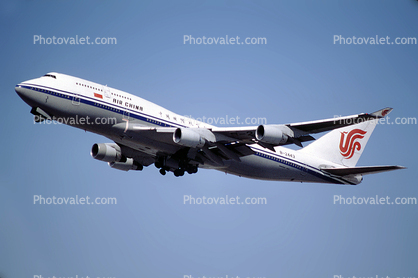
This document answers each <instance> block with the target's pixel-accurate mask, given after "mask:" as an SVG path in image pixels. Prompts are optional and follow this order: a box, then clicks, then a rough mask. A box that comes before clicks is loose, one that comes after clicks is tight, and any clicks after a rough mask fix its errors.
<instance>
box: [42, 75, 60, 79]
mask: <svg viewBox="0 0 418 278" xmlns="http://www.w3.org/2000/svg"><path fill="white" fill-rule="evenodd" d="M44 76H49V77H52V78H54V79H57V77H56V76H55V75H52V74H45V75H44Z"/></svg>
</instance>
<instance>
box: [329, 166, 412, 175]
mask: <svg viewBox="0 0 418 278" xmlns="http://www.w3.org/2000/svg"><path fill="white" fill-rule="evenodd" d="M398 169H406V167H403V166H364V167H348V168H327V169H322V170H323V171H325V172H328V173H330V174H333V175H337V176H347V175H367V174H375V173H380V172H386V171H392V170H398Z"/></svg>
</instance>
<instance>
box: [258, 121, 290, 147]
mask: <svg viewBox="0 0 418 278" xmlns="http://www.w3.org/2000/svg"><path fill="white" fill-rule="evenodd" d="M255 138H256V139H257V140H258V141H261V142H263V143H268V144H272V145H274V146H278V145H283V144H285V143H286V142H287V140H288V139H289V137H288V136H287V135H286V134H285V133H284V132H283V130H282V129H281V128H280V127H277V126H269V125H260V126H258V127H257V129H256V131H255Z"/></svg>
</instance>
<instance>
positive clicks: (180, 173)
mask: <svg viewBox="0 0 418 278" xmlns="http://www.w3.org/2000/svg"><path fill="white" fill-rule="evenodd" d="M174 176H176V177H181V176H184V170H183V169H180V168H179V169H176V170H174Z"/></svg>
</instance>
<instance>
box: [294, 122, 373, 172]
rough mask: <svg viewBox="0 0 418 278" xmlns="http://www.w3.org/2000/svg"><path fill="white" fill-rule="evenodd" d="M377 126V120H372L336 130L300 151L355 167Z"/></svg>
mask: <svg viewBox="0 0 418 278" xmlns="http://www.w3.org/2000/svg"><path fill="white" fill-rule="evenodd" d="M376 124H377V121H376V120H370V121H365V122H362V123H359V124H355V125H350V126H346V127H342V128H338V129H334V130H332V131H330V132H329V133H327V134H325V135H324V136H322V137H321V138H319V139H317V140H316V141H314V142H313V143H311V144H309V145H308V146H306V147H305V148H303V149H301V150H299V151H300V152H302V153H306V154H309V155H313V156H315V157H317V158H322V159H324V160H328V161H330V162H333V163H336V164H340V165H343V166H346V167H354V166H356V164H357V162H358V160H359V158H360V156H361V154H362V153H363V150H364V148H365V147H366V144H367V141H368V140H369V138H370V135H372V132H373V130H374V128H375V127H376Z"/></svg>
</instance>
